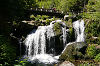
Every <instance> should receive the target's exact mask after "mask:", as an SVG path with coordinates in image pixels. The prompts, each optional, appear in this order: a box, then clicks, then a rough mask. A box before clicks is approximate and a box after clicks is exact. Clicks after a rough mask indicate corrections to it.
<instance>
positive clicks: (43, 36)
mask: <svg viewBox="0 0 100 66" xmlns="http://www.w3.org/2000/svg"><path fill="white" fill-rule="evenodd" d="M54 23H56V21H55V22H54V21H53V22H51V23H50V25H48V26H39V27H38V28H37V30H33V31H32V32H31V33H30V34H29V35H28V36H27V37H26V39H25V45H26V56H27V57H28V58H29V60H31V61H34V60H38V62H40V63H41V62H43V63H56V62H58V60H57V59H58V57H59V56H54V53H55V43H56V42H55V38H54V37H55V32H54V30H53V26H54ZM62 25H63V24H62ZM62 33H63V43H64V44H65V43H66V37H67V36H66V28H65V27H62ZM47 49H48V50H47ZM49 51H51V52H52V53H48V52H49Z"/></svg>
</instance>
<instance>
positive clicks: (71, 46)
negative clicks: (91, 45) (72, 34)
mask: <svg viewBox="0 0 100 66" xmlns="http://www.w3.org/2000/svg"><path fill="white" fill-rule="evenodd" d="M86 48H87V44H85V43H83V42H72V43H68V44H67V45H66V47H65V49H64V50H63V52H62V54H61V56H60V59H61V60H74V59H79V58H80V59H81V58H83V55H84V54H85V50H86Z"/></svg>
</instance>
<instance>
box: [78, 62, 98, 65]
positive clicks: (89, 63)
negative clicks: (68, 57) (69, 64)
mask: <svg viewBox="0 0 100 66" xmlns="http://www.w3.org/2000/svg"><path fill="white" fill-rule="evenodd" d="M77 66H96V64H95V63H94V62H93V63H91V62H83V63H80V64H78V65H77Z"/></svg>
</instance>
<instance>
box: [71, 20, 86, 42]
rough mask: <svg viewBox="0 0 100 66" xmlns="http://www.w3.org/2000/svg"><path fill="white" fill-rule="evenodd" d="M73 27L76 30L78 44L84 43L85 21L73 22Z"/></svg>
mask: <svg viewBox="0 0 100 66" xmlns="http://www.w3.org/2000/svg"><path fill="white" fill-rule="evenodd" d="M73 27H74V29H75V37H76V42H84V41H85V38H84V37H85V35H84V30H85V26H84V21H83V20H77V21H75V22H73Z"/></svg>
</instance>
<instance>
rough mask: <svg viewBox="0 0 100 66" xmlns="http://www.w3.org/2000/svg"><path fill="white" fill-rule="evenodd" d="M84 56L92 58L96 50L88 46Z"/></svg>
mask: <svg viewBox="0 0 100 66" xmlns="http://www.w3.org/2000/svg"><path fill="white" fill-rule="evenodd" d="M86 54H87V56H88V57H89V58H94V57H95V56H96V54H97V50H96V47H95V46H92V45H91V46H88V47H87V50H86Z"/></svg>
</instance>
